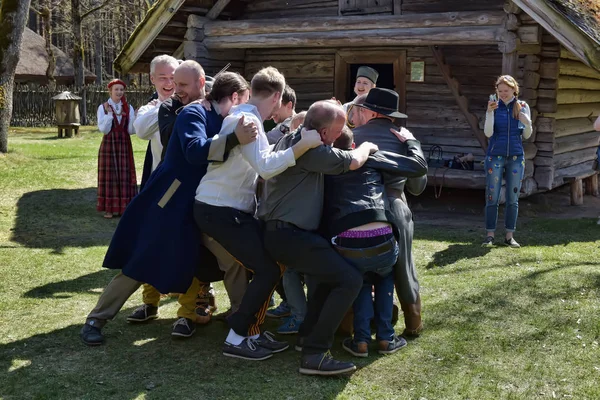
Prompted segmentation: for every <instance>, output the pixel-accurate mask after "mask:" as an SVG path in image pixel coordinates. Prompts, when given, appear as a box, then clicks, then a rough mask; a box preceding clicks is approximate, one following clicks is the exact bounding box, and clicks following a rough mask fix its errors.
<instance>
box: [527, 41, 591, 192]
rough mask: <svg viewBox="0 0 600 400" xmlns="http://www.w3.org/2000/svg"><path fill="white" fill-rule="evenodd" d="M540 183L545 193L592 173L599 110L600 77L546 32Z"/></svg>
mask: <svg viewBox="0 0 600 400" xmlns="http://www.w3.org/2000/svg"><path fill="white" fill-rule="evenodd" d="M541 57H542V58H541V64H540V77H541V79H540V83H539V102H538V111H539V113H540V118H538V120H537V121H536V128H537V138H536V143H537V144H538V146H539V151H538V154H537V156H536V158H535V159H534V163H535V168H536V169H535V178H536V180H537V182H538V185H539V188H540V189H541V190H548V189H552V188H555V187H558V186H561V185H563V184H564V183H566V182H565V178H568V177H577V176H581V175H585V174H586V173H587V174H589V173H590V172H591V171H592V168H593V164H594V160H595V159H596V150H597V148H598V133H597V132H595V131H594V129H593V122H594V119H593V118H596V117H597V115H598V112H599V111H600V73H599V72H597V71H595V70H593V69H592V68H590V67H588V66H586V65H585V64H583V63H582V62H580V61H579V60H578V59H577V58H576V57H575V56H574V55H573V54H571V53H570V52H569V51H568V50H566V49H565V48H564V47H562V46H561V45H560V44H559V43H558V42H557V41H556V39H555V38H554V37H553V36H551V35H550V34H548V33H546V32H544V35H543V44H542V51H541Z"/></svg>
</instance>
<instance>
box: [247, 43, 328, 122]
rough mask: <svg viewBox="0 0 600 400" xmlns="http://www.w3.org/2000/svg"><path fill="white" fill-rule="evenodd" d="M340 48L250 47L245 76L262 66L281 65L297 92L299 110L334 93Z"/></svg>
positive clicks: (305, 108) (287, 79)
mask: <svg viewBox="0 0 600 400" xmlns="http://www.w3.org/2000/svg"><path fill="white" fill-rule="evenodd" d="M335 53H336V49H332V48H325V49H293V48H281V49H261V50H259V49H248V50H247V51H246V68H245V72H244V76H245V77H246V78H247V79H251V78H252V75H254V74H255V73H256V72H257V71H258V70H260V69H261V68H263V67H267V66H272V67H275V68H277V69H278V70H279V71H280V72H281V73H282V74H283V75H284V76H285V79H286V82H287V83H288V85H290V87H291V88H292V89H294V91H295V92H296V101H297V103H296V111H297V112H299V111H302V110H307V109H308V107H310V105H311V104H312V103H314V102H315V101H317V100H324V99H330V98H332V97H333V81H334V64H335Z"/></svg>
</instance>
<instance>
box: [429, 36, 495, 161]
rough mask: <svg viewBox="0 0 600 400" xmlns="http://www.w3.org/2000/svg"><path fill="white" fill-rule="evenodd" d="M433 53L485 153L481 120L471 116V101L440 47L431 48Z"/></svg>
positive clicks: (485, 146) (485, 140)
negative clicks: (454, 75) (462, 91)
mask: <svg viewBox="0 0 600 400" xmlns="http://www.w3.org/2000/svg"><path fill="white" fill-rule="evenodd" d="M431 52H432V53H433V58H434V59H435V62H436V63H437V65H438V68H439V69H440V71H441V72H442V76H443V77H444V80H445V81H446V83H447V84H448V87H449V88H450V91H451V92H452V95H453V96H454V98H455V99H456V102H457V103H458V108H460V111H461V112H462V113H463V115H464V116H465V118H466V119H467V122H468V123H469V126H471V130H472V131H473V134H474V135H475V138H476V139H477V141H478V142H479V144H480V145H481V148H482V149H483V151H484V152H485V151H486V150H487V146H488V144H487V139H486V137H485V134H484V133H483V131H482V130H481V129H479V119H478V118H477V117H476V116H475V115H474V114H471V112H470V111H469V101H468V100H467V98H466V97H465V96H463V95H462V93H461V91H460V83H459V82H458V80H456V78H454V77H452V72H451V71H450V67H449V66H448V64H446V63H445V61H444V55H443V54H442V51H441V50H440V49H439V47H437V46H431Z"/></svg>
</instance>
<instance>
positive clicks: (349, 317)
mask: <svg viewBox="0 0 600 400" xmlns="http://www.w3.org/2000/svg"><path fill="white" fill-rule="evenodd" d="M336 333H337V334H338V335H341V336H352V334H353V333H354V311H353V310H352V307H350V309H349V310H348V312H346V315H345V316H344V319H343V320H342V323H341V324H340V326H339V327H338V329H337V332H336Z"/></svg>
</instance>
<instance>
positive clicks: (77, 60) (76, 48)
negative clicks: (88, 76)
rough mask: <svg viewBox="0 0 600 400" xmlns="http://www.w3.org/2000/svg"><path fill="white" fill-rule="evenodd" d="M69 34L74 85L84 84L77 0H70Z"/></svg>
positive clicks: (81, 37)
mask: <svg viewBox="0 0 600 400" xmlns="http://www.w3.org/2000/svg"><path fill="white" fill-rule="evenodd" d="M71 20H72V26H71V35H72V39H73V69H74V74H75V87H76V88H81V87H83V85H84V76H83V35H82V32H81V10H80V7H79V0H71Z"/></svg>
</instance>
